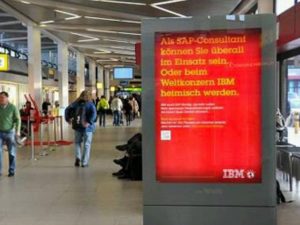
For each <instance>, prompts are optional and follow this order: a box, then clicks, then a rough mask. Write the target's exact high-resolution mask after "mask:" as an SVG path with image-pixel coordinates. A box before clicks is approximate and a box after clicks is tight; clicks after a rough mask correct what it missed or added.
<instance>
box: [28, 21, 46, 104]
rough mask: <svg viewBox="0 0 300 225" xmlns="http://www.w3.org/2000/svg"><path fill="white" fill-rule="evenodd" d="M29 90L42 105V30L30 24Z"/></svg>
mask: <svg viewBox="0 0 300 225" xmlns="http://www.w3.org/2000/svg"><path fill="white" fill-rule="evenodd" d="M27 29H28V34H27V35H28V91H29V93H30V94H31V96H32V97H33V98H34V100H35V101H36V103H37V105H38V106H39V107H42V101H43V99H42V64H41V61H42V57H41V55H42V53H41V31H40V30H39V29H38V28H37V27H34V26H28V27H27Z"/></svg>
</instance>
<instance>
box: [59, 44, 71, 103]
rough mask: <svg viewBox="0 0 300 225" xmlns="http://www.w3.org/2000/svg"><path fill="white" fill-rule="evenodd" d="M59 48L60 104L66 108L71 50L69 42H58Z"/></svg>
mask: <svg viewBox="0 0 300 225" xmlns="http://www.w3.org/2000/svg"><path fill="white" fill-rule="evenodd" d="M57 49H58V51H57V53H58V57H57V58H58V73H59V76H58V87H59V105H60V106H61V107H63V108H66V107H67V106H68V105H69V73H68V66H69V61H68V60H69V52H68V46H67V44H66V43H64V42H62V41H60V42H58V46H57Z"/></svg>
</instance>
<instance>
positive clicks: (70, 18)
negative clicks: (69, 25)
mask: <svg viewBox="0 0 300 225" xmlns="http://www.w3.org/2000/svg"><path fill="white" fill-rule="evenodd" d="M54 11H55V12H58V13H61V14H65V15H68V16H71V17H67V18H65V19H64V20H75V19H79V18H81V17H82V16H79V15H77V14H74V13H70V12H65V11H62V10H58V9H55V10H54Z"/></svg>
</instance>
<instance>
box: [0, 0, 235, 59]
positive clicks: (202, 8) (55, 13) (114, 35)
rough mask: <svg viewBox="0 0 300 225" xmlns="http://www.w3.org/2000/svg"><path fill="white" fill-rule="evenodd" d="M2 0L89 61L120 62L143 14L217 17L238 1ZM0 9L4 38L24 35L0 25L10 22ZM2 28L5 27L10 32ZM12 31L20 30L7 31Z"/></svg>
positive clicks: (130, 54) (136, 35)
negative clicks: (91, 59)
mask: <svg viewBox="0 0 300 225" xmlns="http://www.w3.org/2000/svg"><path fill="white" fill-rule="evenodd" d="M2 1H3V2H5V3H6V4H7V5H9V6H11V7H12V8H14V9H15V10H17V11H19V12H21V13H22V14H23V15H25V16H26V17H28V18H30V19H31V20H32V21H34V22H35V23H37V24H39V25H40V26H41V29H45V30H48V31H49V32H50V33H52V34H54V35H55V36H57V37H59V38H60V39H62V40H64V41H65V42H67V43H69V45H70V46H73V47H74V48H76V49H78V50H79V51H81V52H83V53H85V54H86V55H87V56H89V57H91V58H93V59H95V60H97V59H98V60H103V59H105V58H107V59H110V58H114V59H115V58H117V59H123V60H126V56H127V57H129V58H130V59H131V61H132V62H133V61H134V43H136V42H139V40H140V38H141V36H140V23H141V20H142V19H143V18H153V17H178V16H179V17H184V16H200V15H208V14H209V15H221V14H227V13H229V12H230V11H231V10H232V9H233V8H234V7H235V6H236V5H237V4H238V3H239V2H240V0H182V1H180V0H172V1H170V0H168V1H164V0H162V1H159V0H127V2H129V3H131V4H120V2H119V3H118V0H96V1H95V0H22V1H21V0H2ZM108 1H109V2H108ZM125 1H126V0H122V1H121V2H125ZM26 3H27V4H26ZM29 3H30V4H29ZM166 11H167V12H166ZM1 13H5V12H1V11H0V33H1V29H2V30H4V31H5V30H6V32H3V33H5V38H13V37H22V36H26V35H27V34H25V33H23V31H25V30H26V28H25V27H24V26H23V25H22V24H14V25H9V26H1V22H5V21H11V20H14V19H13V18H10V17H4V16H3V15H2V16H1ZM8 29H11V32H9V31H8ZM17 30H19V31H21V32H19V33H17V32H15V33H13V31H17ZM20 42H24V40H20ZM43 42H45V43H49V39H48V40H45V38H43ZM50 45H51V43H50ZM45 46H46V45H45ZM101 51H102V52H101ZM95 52H100V53H98V54H96V53H95ZM128 61H130V60H128ZM99 63H101V64H110V63H120V62H99Z"/></svg>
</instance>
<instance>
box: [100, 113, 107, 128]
mask: <svg viewBox="0 0 300 225" xmlns="http://www.w3.org/2000/svg"><path fill="white" fill-rule="evenodd" d="M105 114H106V113H105V110H101V109H100V110H99V126H100V127H101V126H103V127H105Z"/></svg>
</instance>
